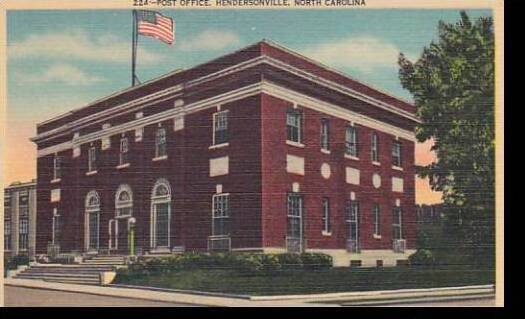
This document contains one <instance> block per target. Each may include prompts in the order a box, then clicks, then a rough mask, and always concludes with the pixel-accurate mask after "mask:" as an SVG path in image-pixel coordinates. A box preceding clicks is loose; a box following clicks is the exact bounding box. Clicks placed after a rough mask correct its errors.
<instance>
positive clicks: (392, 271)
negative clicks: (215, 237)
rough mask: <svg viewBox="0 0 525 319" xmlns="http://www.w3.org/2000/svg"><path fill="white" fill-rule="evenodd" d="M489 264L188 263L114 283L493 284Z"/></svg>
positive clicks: (261, 287)
mask: <svg viewBox="0 0 525 319" xmlns="http://www.w3.org/2000/svg"><path fill="white" fill-rule="evenodd" d="M494 276H495V275H494V270H484V269H472V268H465V267H454V268H409V267H403V266H401V267H389V268H382V269H381V268H346V267H345V268H332V269H330V270H325V271H317V272H314V271H305V270H301V271H287V272H276V273H273V274H255V273H254V274H242V273H239V272H234V271H232V270H224V269H213V270H206V269H192V270H180V271H173V272H170V273H153V274H148V275H143V274H134V273H127V274H126V273H121V274H118V275H117V278H116V280H115V282H114V283H119V284H128V285H138V286H149V287H158V288H170V289H184V290H199V291H207V292H222V293H232V294H245V295H285V294H313V293H330V292H349V291H369V290H390V289H409V288H430V287H449V286H464V285H479V284H493V283H494Z"/></svg>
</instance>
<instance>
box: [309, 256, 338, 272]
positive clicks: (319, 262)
mask: <svg viewBox="0 0 525 319" xmlns="http://www.w3.org/2000/svg"><path fill="white" fill-rule="evenodd" d="M301 260H302V262H303V267H304V269H308V270H325V269H330V268H332V266H333V259H332V256H330V255H326V254H321V253H302V254H301Z"/></svg>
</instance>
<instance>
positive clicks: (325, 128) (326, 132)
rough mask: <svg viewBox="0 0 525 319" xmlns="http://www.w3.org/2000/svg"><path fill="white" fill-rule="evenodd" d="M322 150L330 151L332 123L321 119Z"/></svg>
mask: <svg viewBox="0 0 525 319" xmlns="http://www.w3.org/2000/svg"><path fill="white" fill-rule="evenodd" d="M321 149H323V150H327V151H329V150H330V122H329V120H328V119H321Z"/></svg>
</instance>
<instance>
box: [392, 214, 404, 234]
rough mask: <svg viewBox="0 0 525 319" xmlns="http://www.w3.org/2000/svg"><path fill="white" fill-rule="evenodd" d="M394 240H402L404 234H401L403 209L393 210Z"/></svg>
mask: <svg viewBox="0 0 525 319" xmlns="http://www.w3.org/2000/svg"><path fill="white" fill-rule="evenodd" d="M392 215H393V216H392V238H393V239H402V238H403V234H402V232H401V219H402V218H401V215H402V213H401V207H394V209H393V210H392Z"/></svg>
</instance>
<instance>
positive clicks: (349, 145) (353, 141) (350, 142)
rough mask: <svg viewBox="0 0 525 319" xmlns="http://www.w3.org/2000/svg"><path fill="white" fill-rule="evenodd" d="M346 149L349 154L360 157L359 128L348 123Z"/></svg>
mask: <svg viewBox="0 0 525 319" xmlns="http://www.w3.org/2000/svg"><path fill="white" fill-rule="evenodd" d="M345 146H346V147H345V151H346V154H347V155H350V156H353V157H358V156H359V151H358V149H357V129H356V127H355V126H352V125H348V126H347V127H346V134H345Z"/></svg>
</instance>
